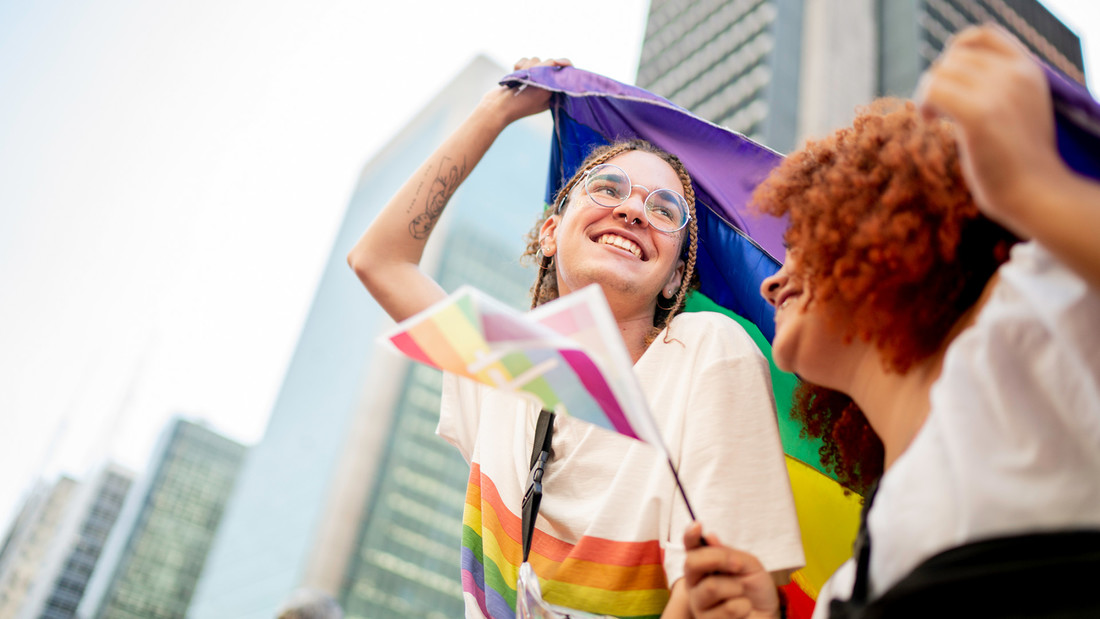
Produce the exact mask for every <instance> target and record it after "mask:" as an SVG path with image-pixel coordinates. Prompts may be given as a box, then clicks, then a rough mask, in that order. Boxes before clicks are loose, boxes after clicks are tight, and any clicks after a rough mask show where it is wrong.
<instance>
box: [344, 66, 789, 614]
mask: <svg viewBox="0 0 1100 619" xmlns="http://www.w3.org/2000/svg"><path fill="white" fill-rule="evenodd" d="M538 62H539V61H538V59H533V60H526V59H525V60H523V61H521V62H520V63H518V64H517V66H516V68H517V69H521V68H525V67H527V66H531V65H533V64H537V63H538ZM543 64H550V65H560V64H565V63H564V62H561V61H548V62H547V63H543ZM548 105H549V94H548V93H546V92H544V91H541V90H539V89H534V88H529V89H525V90H521V91H516V90H510V89H508V88H504V87H501V88H497V89H494V90H493V91H491V92H489V93H488V94H486V95H485V97H484V98H483V100H482V102H481V103H480V104H479V105H478V107H477V108H476V109H475V110H474V112H473V113H472V114H471V115H470V117H469V118H468V119H467V120H466V121H465V122H464V123H463V124H462V125H461V126H460V127H459V129H458V130H457V131H456V133H455V134H454V135H452V136H451V137H450V138H449V139H448V140H447V141H446V142H444V144H443V145H442V146H441V147H440V148H439V149H438V150H437V151H436V152H435V153H434V154H433V155H432V156H431V157H430V158H429V160H428V161H427V162H426V163H425V164H424V165H423V167H422V169H421V171H420V172H418V173H417V174H414V176H413V177H412V178H411V179H410V180H409V181H408V182H407V183H406V184H405V185H404V186H403V187H402V188H401V189H400V190H399V192H398V193H397V195H395V196H394V197H393V198H392V200H391V201H390V202H389V204H387V205H386V207H385V208H384V209H383V211H382V213H381V214H380V215H379V217H378V218H377V219H376V220H375V221H374V222H373V223H372V224H371V226H370V228H369V229H368V230H367V231H366V232H365V233H364V235H363V237H362V239H361V240H360V241H359V243H358V244H357V245H356V246H355V248H354V249H353V250H352V251H351V254H350V255H349V257H348V259H349V263H350V264H351V265H352V267H353V268H354V270H355V272H356V274H357V275H358V276H359V277H360V279H361V280H362V281H363V283H364V284H365V285H366V287H367V288H368V290H369V291H370V292H371V294H372V295H374V297H375V298H376V299H377V300H378V302H379V303H380V304H381V305H382V307H383V308H384V309H385V310H386V311H387V312H388V313H389V314H390V315H391V316H392V317H393V318H394V319H395V320H401V319H404V318H407V317H409V316H411V315H412V314H414V313H416V312H418V311H420V310H422V309H425V308H426V307H428V306H429V305H431V304H432V303H434V302H436V301H438V300H440V299H442V298H443V297H444V292H443V290H441V289H440V287H439V286H438V284H436V283H435V282H434V281H432V280H431V279H430V278H429V277H427V276H426V275H425V274H423V273H422V272H421V271H420V270H419V269H418V266H417V265H418V263H419V261H420V257H421V253H422V251H423V248H424V244H425V242H426V239H427V233H428V232H430V230H431V228H432V225H433V224H434V223H435V218H436V217H438V215H439V213H440V211H441V210H442V207H443V206H444V205H445V204H446V201H447V198H449V196H450V195H451V193H453V191H454V190H455V188H457V186H458V184H459V183H460V182H462V180H463V179H464V178H465V177H466V175H467V174H468V173H469V172H470V171H471V170H472V168H473V167H474V165H475V164H476V163H477V162H478V161H479V160H480V159H481V157H482V156H483V155H484V154H485V152H486V151H487V150H488V148H489V147H490V145H491V144H492V142H493V140H494V139H495V138H496V136H497V135H499V133H500V132H501V131H502V130H503V129H504V127H506V126H507V125H508V124H509V123H511V122H513V121H515V120H517V119H519V118H522V117H524V116H527V115H530V114H534V113H538V112H540V111H543V110H546V109H547V108H548ZM440 168H449V169H453V170H455V173H454V174H453V175H450V177H449V179H450V180H449V184H446V186H445V187H443V188H442V189H433V191H439V193H438V195H433V196H422V195H420V194H419V193H418V192H421V191H427V190H426V189H424V187H423V186H422V185H421V184H420V183H419V182H418V181H419V179H420V178H421V176H422V175H423V174H424V173H435V171H436V170H438V169H440ZM421 200H424V201H426V202H428V203H430V204H434V205H437V206H438V208H437V209H435V210H433V211H432V212H431V213H430V214H429V215H428V216H427V217H425V216H417V217H414V216H413V215H410V214H408V210H409V209H408V206H409V205H410V204H412V203H413V202H414V201H421ZM696 250H697V229H696V222H695V218H694V194H693V192H692V187H691V179H690V178H689V177H688V175H687V172H686V171H685V170H684V167H683V165H682V164H681V163H680V161H679V159H677V158H676V157H675V156H674V155H671V154H669V153H666V152H664V151H661V150H659V149H657V148H655V147H653V146H652V145H650V144H648V143H646V142H642V141H631V142H621V143H616V144H612V145H609V146H605V147H601V148H599V149H597V150H596V151H595V152H593V153H591V155H590V156H589V157H588V158H587V159H586V160H585V161H584V163H583V164H582V165H581V167H580V169H579V170H577V172H576V174H575V175H574V176H573V177H572V178H571V179H570V180H569V182H567V183H566V184H565V185H564V187H563V189H562V190H561V192H560V193H559V194H558V196H557V197H556V199H555V200H554V203H553V204H552V205H549V206H548V207H547V210H546V212H545V213H544V214H543V216H542V218H541V219H540V221H539V223H538V224H537V225H536V227H535V230H534V231H533V232H532V234H531V237H530V243H529V247H528V251H527V255H528V256H532V257H534V258H535V262H536V263H537V266H538V269H539V273H538V279H537V281H536V283H535V285H534V287H533V289H532V306H537V305H539V304H541V303H544V302H547V301H550V300H552V299H555V298H557V297H558V296H560V295H565V294H568V293H570V292H572V291H575V290H578V289H580V288H581V287H584V286H586V285H589V284H593V283H595V284H598V285H600V286H601V288H602V290H603V292H604V295H605V296H606V297H607V300H608V304H609V305H610V308H611V311H612V313H613V315H614V317H615V319H616V321H617V322H618V325H619V328H620V332H621V334H622V337H623V341H624V343H625V344H626V348H627V350H628V351H629V353H630V355H631V357H632V359H633V360H634V364H635V365H634V370H635V373H636V374H637V375H638V378H639V381H640V383H641V385H642V389H643V391H644V393H645V396H646V399H647V401H648V403H649V405H650V409H651V411H652V413H653V415H654V417H655V419H656V421H657V424H658V427H659V429H660V431H661V433H662V435H663V437H664V440H665V442H666V444H667V445H668V447H669V450H670V452H671V454H672V459H673V461H674V462H675V464H676V465H677V466H678V469H679V472H680V477H681V479H682V480H683V482H684V483H685V485H686V487H687V490H688V493H689V495H690V496H692V498H693V507H694V508H695V510H696V511H697V515H698V517H700V518H702V519H705V520H706V521H707V522H708V523H713V525H711V526H713V530H715V531H720V532H721V534H722V535H723V538H724V539H734V540H737V543H738V544H739V545H741V546H743V547H747V548H751V549H752V551H753V552H754V553H756V554H757V555H759V556H760V557H761V558H762V561H763V563H764V565H765V566H766V569H767V570H769V571H770V572H774V574H775V578H776V579H779V580H784V579H785V578H786V575H787V573H788V572H789V571H790V570H792V569H796V568H797V567H799V566H800V565H801V564H802V562H803V559H802V549H801V542H800V539H799V531H798V525H797V521H796V518H795V514H794V506H793V500H792V498H791V495H790V487H789V482H788V481H787V476H786V469H785V466H784V460H783V453H782V449H781V446H780V444H779V437H778V430H777V426H776V420H775V408H774V406H775V405H774V401H773V398H772V394H771V386H770V378H769V373H768V364H767V362H766V361H765V360H764V358H763V356H762V355H761V354H760V352H759V351H758V350H757V349H756V347H755V345H754V344H753V343H752V340H751V339H750V338H749V336H748V335H747V334H746V333H745V332H744V330H743V329H741V327H740V326H738V325H737V324H736V323H735V322H733V321H731V320H729V319H728V318H726V317H724V316H721V315H719V314H714V313H707V312H701V313H692V314H684V313H682V309H683V304H684V297H685V295H686V294H687V292H688V291H689V289H691V288H692V287H694V286H696V285H697V284H696V281H697V276H696V274H695V257H696ZM538 413H539V411H538V409H537V407H535V406H533V405H531V404H530V403H529V402H527V401H526V400H522V399H520V398H517V397H515V396H513V395H511V394H508V393H504V392H500V391H497V390H494V389H490V388H488V387H485V386H483V385H479V384H475V383H473V382H471V381H468V380H465V379H462V378H459V377H455V376H449V375H447V376H445V377H444V387H443V403H442V410H441V413H440V421H439V427H438V430H437V431H438V432H439V434H440V435H442V436H443V437H444V438H446V439H447V440H448V441H450V442H451V443H452V444H454V445H455V446H456V447H457V448H458V449H459V450H460V451H461V452H462V455H463V456H464V457H465V458H466V460H467V461H468V462H469V463H470V478H469V483H468V485H467V495H466V506H465V513H464V516H463V524H464V534H463V548H462V572H461V573H462V586H463V591H464V594H465V600H466V614H467V616H468V617H481V616H488V617H512V616H513V614H514V612H515V596H516V582H517V568H518V566H519V564H520V561H521V549H520V543H519V542H520V509H521V502H522V498H523V493H524V489H525V486H526V482H527V477H528V472H529V469H530V458H531V451H532V444H533V442H534V440H535V432H536V419H537V418H538ZM552 452H553V453H552V458H551V460H550V462H549V466H548V468H547V470H546V473H545V477H544V479H543V493H544V494H543V498H542V501H541V507H540V510H539V513H538V518H537V521H536V531H535V533H534V536H533V543H532V550H531V556H530V559H529V561H530V563H531V565H532V567H533V568H534V572H535V573H536V574H537V575H538V577H539V581H540V585H541V590H542V595H543V598H544V599H545V600H546V601H547V602H549V603H552V604H555V605H559V606H564V607H567V608H571V609H576V610H580V611H585V612H589V613H597V614H606V615H613V616H621V617H622V616H629V617H658V616H666V617H687V616H689V614H688V608H687V600H686V597H685V595H684V589H683V584H682V579H681V575H682V569H683V564H684V549H683V546H682V545H681V543H680V539H679V538H680V532H681V531H682V530H683V528H684V527H685V526H687V524H688V515H687V512H686V509H685V507H684V504H683V501H682V500H681V499H680V498H679V496H678V494H677V491H676V488H675V484H674V481H673V479H672V476H671V474H670V472H669V470H668V463H667V462H666V461H665V460H664V459H662V458H661V457H660V456H659V455H658V453H657V452H656V450H655V449H654V448H653V447H652V446H650V445H647V444H644V443H641V442H639V441H635V440H633V439H628V438H625V437H623V436H621V435H618V434H615V433H613V432H609V431H607V430H603V429H600V428H597V427H595V426H592V425H591V424H587V423H584V422H580V421H577V420H575V419H572V418H569V417H558V418H557V419H556V421H555V422H554V431H553V442H552Z"/></svg>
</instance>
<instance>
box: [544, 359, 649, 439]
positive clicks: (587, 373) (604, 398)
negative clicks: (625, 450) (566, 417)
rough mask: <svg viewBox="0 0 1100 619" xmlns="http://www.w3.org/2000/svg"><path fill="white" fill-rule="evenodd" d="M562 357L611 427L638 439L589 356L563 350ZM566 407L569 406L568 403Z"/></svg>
mask: <svg viewBox="0 0 1100 619" xmlns="http://www.w3.org/2000/svg"><path fill="white" fill-rule="evenodd" d="M561 356H562V358H563V359H565V362H566V363H568V364H569V367H571V368H573V372H574V373H575V374H576V375H577V377H578V378H580V380H581V383H583V384H584V388H585V389H586V390H587V391H588V393H589V394H590V395H591V396H592V397H593V398H594V399H595V400H596V403H597V404H599V405H600V408H602V409H603V412H604V414H605V415H606V416H607V420H608V421H610V422H611V427H612V428H614V429H615V431H616V432H618V433H619V434H622V435H624V436H629V437H630V438H634V439H636V438H638V434H637V433H636V432H634V428H633V427H632V426H631V425H630V420H628V419H627V418H626V414H625V413H623V409H622V408H621V407H620V406H619V402H618V400H616V399H615V394H614V393H612V392H611V387H610V386H608V384H607V381H605V380H604V378H603V374H601V373H600V370H599V368H597V367H596V364H595V363H593V362H592V359H590V358H589V357H588V354H587V353H585V352H583V351H580V350H562V351H561ZM566 406H568V403H566Z"/></svg>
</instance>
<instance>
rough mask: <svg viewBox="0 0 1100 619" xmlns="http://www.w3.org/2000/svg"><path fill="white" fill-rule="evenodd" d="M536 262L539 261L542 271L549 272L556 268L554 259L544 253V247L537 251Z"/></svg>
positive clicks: (540, 246)
mask: <svg viewBox="0 0 1100 619" xmlns="http://www.w3.org/2000/svg"><path fill="white" fill-rule="evenodd" d="M535 260H536V261H538V265H539V270H540V271H549V270H550V269H552V268H554V257H553V256H547V255H546V254H544V253H542V245H539V248H538V249H537V250H535Z"/></svg>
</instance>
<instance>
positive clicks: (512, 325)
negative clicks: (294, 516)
mask: <svg viewBox="0 0 1100 619" xmlns="http://www.w3.org/2000/svg"><path fill="white" fill-rule="evenodd" d="M382 338H384V339H385V340H388V341H389V342H390V343H391V344H393V346H394V347H396V348H397V350H398V351H400V352H401V353H402V354H404V355H405V356H407V357H409V358H411V359H413V360H414V361H419V362H420V363H423V364H425V365H429V366H431V367H434V368H438V369H441V370H444V371H447V372H451V373H453V374H458V375H460V376H465V377H467V378H470V379H473V380H476V381H478V382H481V383H484V384H486V385H489V386H491V387H496V388H498V389H504V390H506V391H511V392H515V393H516V394H518V395H521V396H525V397H528V398H530V399H532V400H533V401H535V403H536V404H537V405H539V406H541V407H542V408H545V409H547V410H553V411H554V412H555V413H564V414H568V415H571V416H573V417H577V418H579V419H583V420H585V421H588V422H590V423H594V424H596V425H598V426H601V427H604V428H607V429H610V430H614V431H616V432H618V433H620V434H623V435H625V436H629V437H631V438H635V439H639V440H643V441H645V442H647V443H650V444H652V445H653V446H655V447H657V448H658V449H659V450H661V452H662V453H663V454H664V455H665V456H666V457H667V455H668V450H667V449H666V448H665V446H664V443H663V442H662V441H661V437H660V434H659V433H658V430H657V425H656V423H655V422H654V421H653V417H652V416H651V415H650V412H649V407H648V405H647V404H646V401H645V397H644V396H643V394H642V390H641V387H640V385H639V384H638V379H637V377H636V376H635V375H634V371H633V366H634V364H633V363H632V362H631V359H630V355H629V353H628V352H627V350H626V346H625V344H623V341H622V337H621V336H620V335H619V329H618V327H617V325H616V323H615V319H614V317H613V316H612V314H611V310H610V308H609V307H608V306H607V300H606V299H605V298H604V296H603V291H602V290H600V287H599V286H597V285H591V286H587V287H585V288H583V289H581V290H578V291H576V292H574V293H572V294H569V295H566V296H564V297H560V298H558V299H555V300H553V301H551V302H549V303H545V304H543V305H541V306H539V307H537V308H535V309H534V310H532V311H530V312H527V313H522V312H520V311H518V310H515V309H513V308H511V307H509V306H507V305H505V304H503V303H501V302H500V301H497V300H496V299H493V298H492V297H490V296H488V295H486V294H485V293H483V292H481V291H479V290H477V289H476V288H472V287H470V286H463V287H462V288H459V289H458V290H457V291H455V292H454V294H452V295H450V296H449V297H447V298H446V299H444V300H442V301H440V302H439V303H436V304H435V305H432V306H431V307H429V308H428V309H426V310H424V311H422V312H420V313H418V314H416V315H415V316H413V317H411V318H409V319H407V320H404V321H402V322H401V323H399V324H397V325H396V326H395V327H394V328H393V329H392V330H390V331H389V332H387V333H385V334H383V335H382Z"/></svg>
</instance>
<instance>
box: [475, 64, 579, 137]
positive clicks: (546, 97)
mask: <svg viewBox="0 0 1100 619" xmlns="http://www.w3.org/2000/svg"><path fill="white" fill-rule="evenodd" d="M571 66H573V63H572V62H570V61H569V59H568V58H550V59H547V60H541V59H539V58H537V57H535V58H520V59H519V60H518V61H516V64H515V66H514V67H513V70H515V71H520V70H522V69H530V68H531V67H571ZM482 104H483V105H487V106H489V107H491V108H493V110H494V113H496V114H500V117H501V119H502V120H503V121H504V124H505V125H507V124H510V123H512V122H514V121H517V120H519V119H520V118H523V117H525V116H531V115H532V114H538V113H539V112H542V111H544V110H547V109H549V107H550V93H549V92H548V91H546V90H543V89H542V88H521V87H508V86H498V87H496V88H494V89H493V90H491V91H489V92H488V93H486V95H485V97H484V98H482Z"/></svg>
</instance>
